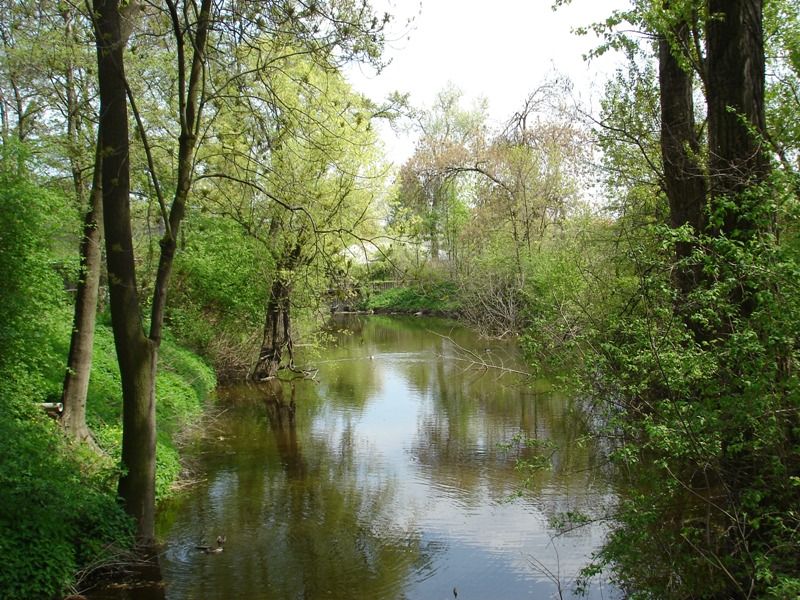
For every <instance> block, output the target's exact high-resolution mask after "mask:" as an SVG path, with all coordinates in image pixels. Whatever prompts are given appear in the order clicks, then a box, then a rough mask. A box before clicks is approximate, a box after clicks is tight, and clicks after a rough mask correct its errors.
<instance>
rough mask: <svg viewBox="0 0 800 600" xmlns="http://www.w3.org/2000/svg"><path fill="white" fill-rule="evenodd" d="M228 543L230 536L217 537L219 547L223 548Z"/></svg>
mask: <svg viewBox="0 0 800 600" xmlns="http://www.w3.org/2000/svg"><path fill="white" fill-rule="evenodd" d="M227 541H228V536H227V535H218V536H217V545H218V546H222V544H224V543H225V542H227Z"/></svg>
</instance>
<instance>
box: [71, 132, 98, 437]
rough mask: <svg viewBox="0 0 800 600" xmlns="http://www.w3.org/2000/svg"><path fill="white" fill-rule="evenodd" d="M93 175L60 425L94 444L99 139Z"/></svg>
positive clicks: (84, 225)
mask: <svg viewBox="0 0 800 600" xmlns="http://www.w3.org/2000/svg"><path fill="white" fill-rule="evenodd" d="M94 173H95V174H94V178H93V181H92V191H91V193H90V195H89V209H88V211H87V212H86V215H85V217H84V222H83V236H82V238H81V244H80V250H79V252H80V279H79V281H78V289H77V293H76V296H75V316H74V319H73V323H72V337H71V339H70V345H69V357H68V359H67V374H66V375H65V376H64V388H63V391H62V394H61V402H62V403H63V405H64V412H63V413H62V414H61V424H62V426H63V427H64V429H65V430H66V431H67V432H68V433H69V434H70V435H72V437H74V438H75V439H77V440H80V441H83V442H90V441H91V433H90V431H89V428H88V427H87V425H86V396H87V394H88V391H89V375H90V373H91V369H92V349H93V346H94V328H95V317H96V315H97V299H98V295H99V290H100V272H101V266H102V243H103V190H102V187H101V185H102V184H101V173H102V153H101V152H100V143H99V139H98V145H97V152H96V157H95V172H94Z"/></svg>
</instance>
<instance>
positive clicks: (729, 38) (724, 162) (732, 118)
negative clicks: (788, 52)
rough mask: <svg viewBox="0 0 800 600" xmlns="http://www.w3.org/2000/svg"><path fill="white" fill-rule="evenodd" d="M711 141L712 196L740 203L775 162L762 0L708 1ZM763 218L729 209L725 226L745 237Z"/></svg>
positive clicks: (757, 226) (751, 213) (751, 212)
mask: <svg viewBox="0 0 800 600" xmlns="http://www.w3.org/2000/svg"><path fill="white" fill-rule="evenodd" d="M708 9H709V15H710V18H709V21H708V23H707V31H708V33H707V46H708V142H709V153H710V161H709V164H710V171H711V173H710V175H711V196H712V200H715V199H721V198H726V199H729V200H733V201H734V202H736V204H737V205H738V208H741V201H742V198H741V193H742V192H744V191H745V190H747V189H748V188H750V187H751V186H753V185H757V184H759V183H763V182H764V181H766V179H767V177H768V176H769V172H770V166H769V161H768V159H767V156H766V154H765V152H764V146H765V144H766V139H767V138H766V116H765V112H764V70H765V66H764V32H763V26H762V16H763V15H762V12H763V11H762V0H709V2H708ZM759 225H761V223H759V222H758V219H757V218H756V217H755V216H754V214H753V211H752V210H744V211H740V210H738V209H733V210H731V209H729V210H726V211H725V215H724V220H723V224H722V228H721V229H722V231H723V232H724V233H725V234H727V235H729V236H733V237H735V238H737V239H740V240H746V239H748V238H750V237H752V236H753V235H754V234H755V233H756V232H757V230H758V229H759Z"/></svg>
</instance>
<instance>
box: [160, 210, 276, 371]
mask: <svg viewBox="0 0 800 600" xmlns="http://www.w3.org/2000/svg"><path fill="white" fill-rule="evenodd" d="M185 235H186V237H187V243H186V245H185V247H184V248H183V250H182V251H181V252H179V253H178V255H177V256H176V260H175V278H174V280H175V286H174V289H173V290H172V291H171V292H170V296H169V305H168V307H167V319H168V320H169V323H170V327H171V329H172V331H173V332H174V333H175V336H176V338H177V339H178V340H180V342H181V343H182V344H185V345H187V346H188V347H190V348H192V349H194V350H195V351H196V352H198V353H200V354H201V355H203V356H205V357H206V358H207V359H208V360H209V361H210V362H211V363H212V364H213V365H214V366H215V367H216V368H217V369H218V370H219V371H220V372H222V373H223V374H225V373H228V372H235V371H241V370H246V368H244V367H242V365H246V364H248V362H249V361H250V360H251V359H252V357H251V356H250V353H251V352H252V347H251V346H252V340H249V338H250V336H251V334H252V332H253V331H258V329H259V328H260V327H262V326H263V318H264V298H265V297H266V296H267V295H268V294H269V286H270V283H271V279H272V273H273V272H274V269H275V264H274V260H273V259H272V257H271V255H270V254H269V253H268V252H264V251H260V250H259V246H258V244H257V242H256V240H255V239H254V238H253V237H252V236H248V235H246V233H245V231H244V229H243V228H242V227H241V225H239V224H238V223H235V222H233V221H231V220H229V219H225V218H222V217H214V216H212V215H209V214H205V213H203V214H198V215H190V217H189V218H188V220H187V222H186V233H185Z"/></svg>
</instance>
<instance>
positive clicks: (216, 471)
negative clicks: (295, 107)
mask: <svg viewBox="0 0 800 600" xmlns="http://www.w3.org/2000/svg"><path fill="white" fill-rule="evenodd" d="M340 326H341V330H340V331H338V332H337V333H336V334H335V336H334V337H335V344H333V345H332V347H331V348H330V350H328V351H326V352H325V355H324V356H323V357H321V358H320V359H319V360H318V361H317V362H318V365H317V366H318V367H319V374H318V377H317V380H318V383H315V382H311V381H297V382H295V383H293V384H288V383H284V384H278V383H271V384H267V385H259V386H254V385H242V386H236V387H230V388H226V389H223V390H221V392H220V404H221V406H222V409H223V412H222V415H221V416H220V418H219V420H218V424H217V425H218V427H219V429H220V434H219V436H218V437H217V438H216V439H214V440H213V442H212V443H209V444H208V445H206V447H205V448H204V455H203V460H202V462H203V470H204V473H205V476H206V478H207V479H206V480H205V482H204V483H203V484H202V485H199V486H198V487H197V488H196V489H195V490H194V491H193V492H192V493H191V494H189V495H187V496H186V497H183V498H180V499H179V500H177V501H175V502H172V503H171V504H169V505H168V506H165V507H163V508H162V510H161V511H160V513H159V523H158V530H159V534H160V536H161V538H162V539H163V543H164V551H163V553H162V555H161V568H162V573H163V577H164V582H165V586H166V596H167V598H170V599H189V598H191V599H198V600H200V599H205V598H270V599H283V598H293V599H294V598H342V599H345V598H347V599H351V598H359V599H384V598H409V599H412V598H413V599H415V598H452V597H453V595H452V590H453V587H454V586H457V587H458V589H459V598H461V599H463V598H466V599H467V600H469V599H470V598H520V597H530V596H531V595H532V594H533V595H534V597H537V598H538V597H541V598H547V597H550V595H551V594H553V593H555V592H556V591H557V587H556V585H555V583H554V582H553V581H552V579H553V578H560V579H561V580H562V581H563V582H566V581H567V580H568V579H569V578H570V577H571V576H572V575H574V574H575V572H576V571H577V569H578V568H580V566H582V564H584V562H585V561H586V559H587V558H588V556H589V555H590V553H591V551H592V550H593V549H594V548H596V547H597V546H598V545H599V542H600V539H601V536H602V531H601V529H600V528H599V527H586V528H582V529H579V530H576V531H574V532H572V533H570V534H567V535H563V536H560V537H558V538H556V539H555V540H554V539H553V538H552V536H553V534H554V533H555V532H554V530H553V529H552V528H551V527H550V526H549V525H548V523H549V520H550V519H551V518H552V517H553V516H555V515H556V514H558V513H560V512H564V511H578V510H580V511H584V512H589V513H592V512H596V511H597V510H598V509H599V508H601V507H602V506H603V505H604V504H606V503H608V502H610V501H611V500H613V498H612V495H611V490H610V486H609V484H608V483H607V482H606V481H605V480H604V479H603V478H602V477H600V476H599V471H598V469H596V468H594V467H596V466H597V462H598V460H599V459H598V454H597V452H596V451H595V449H594V448H593V447H592V445H591V444H584V445H582V446H578V445H576V444H574V443H572V440H574V439H575V438H576V437H577V436H579V435H581V433H582V430H581V428H580V425H579V423H578V421H577V420H576V419H575V418H574V416H573V414H572V411H571V408H572V401H571V400H570V399H569V398H564V397H559V396H557V395H554V394H551V393H548V392H546V390H544V389H541V388H539V389H537V388H536V387H535V386H533V387H532V386H531V385H530V382H527V381H524V380H522V379H521V378H520V377H518V376H515V375H513V374H506V375H501V374H500V372H499V371H498V370H491V369H490V370H487V371H480V370H475V369H466V368H465V363H464V361H460V360H457V359H458V358H459V357H460V356H461V355H462V353H463V350H462V349H467V350H469V351H470V352H474V353H476V355H478V353H481V352H484V351H485V350H486V348H485V347H482V346H481V343H480V340H478V339H477V338H475V337H474V336H473V335H472V334H471V333H470V332H468V331H465V330H463V329H460V328H456V327H453V326H452V325H450V324H447V323H444V322H439V321H432V320H426V319H393V318H387V317H370V318H365V317H364V318H351V319H349V320H348V321H347V322H342V323H340ZM431 330H435V331H436V332H437V333H439V334H445V335H447V336H449V337H448V338H446V337H441V335H434V334H433V333H432V332H431ZM451 340H452V341H451ZM491 355H492V361H493V362H494V363H495V364H499V362H500V361H502V362H503V364H504V365H506V366H508V367H510V368H513V367H519V364H518V362H517V359H516V357H515V354H514V352H513V347H512V346H510V345H506V344H493V345H492V348H491ZM520 431H521V432H524V433H525V434H526V435H527V436H529V437H535V438H540V439H546V440H549V443H550V444H551V445H552V448H553V454H552V463H553V469H552V470H549V471H547V472H541V473H537V474H535V475H534V476H533V478H532V480H531V490H530V492H529V493H527V494H526V495H524V496H523V497H522V498H520V499H518V500H515V501H511V500H510V498H512V497H513V496H514V495H515V493H516V492H517V491H518V489H519V485H520V476H519V474H518V473H517V472H516V471H515V468H514V467H515V463H514V460H513V457H511V456H508V455H507V453H506V452H505V451H503V449H501V448H500V447H499V446H498V442H502V441H507V440H509V439H511V438H512V436H513V435H514V434H516V433H518V432H520ZM220 534H224V535H226V536H227V543H226V544H225V549H224V552H222V553H220V554H216V555H206V554H204V553H202V552H201V551H199V550H198V549H197V546H198V545H204V544H210V543H211V544H213V542H214V540H215V539H216V536H217V535H220ZM548 572H549V573H550V574H549V575H548ZM604 592H605V596H602V594H601V590H599V589H596V590H595V592H594V597H597V598H600V597H608V590H607V589H606V590H604Z"/></svg>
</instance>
